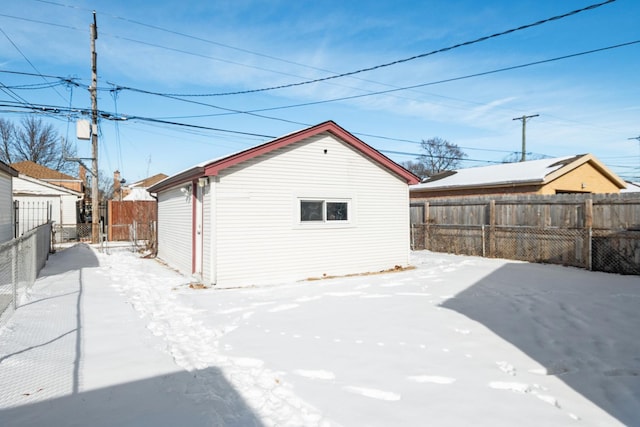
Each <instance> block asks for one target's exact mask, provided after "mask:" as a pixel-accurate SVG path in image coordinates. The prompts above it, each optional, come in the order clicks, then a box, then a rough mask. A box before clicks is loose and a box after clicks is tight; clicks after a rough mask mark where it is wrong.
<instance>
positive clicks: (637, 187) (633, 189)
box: [620, 181, 640, 193]
mask: <svg viewBox="0 0 640 427" xmlns="http://www.w3.org/2000/svg"><path fill="white" fill-rule="evenodd" d="M625 183H626V184H627V188H625V189H624V190H620V192H621V193H640V182H632V181H625Z"/></svg>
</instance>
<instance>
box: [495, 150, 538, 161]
mask: <svg viewBox="0 0 640 427" xmlns="http://www.w3.org/2000/svg"><path fill="white" fill-rule="evenodd" d="M548 157H549V156H545V155H544V154H537V153H527V160H542V159H545V158H548ZM521 161H522V152H521V151H516V152H513V153H511V154H509V155H507V156H505V157H504V158H503V159H502V163H519V162H521Z"/></svg>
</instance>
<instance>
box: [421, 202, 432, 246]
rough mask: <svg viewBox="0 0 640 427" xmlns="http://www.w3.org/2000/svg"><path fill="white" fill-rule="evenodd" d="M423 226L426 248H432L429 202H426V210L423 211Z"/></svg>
mask: <svg viewBox="0 0 640 427" xmlns="http://www.w3.org/2000/svg"><path fill="white" fill-rule="evenodd" d="M422 223H423V225H422V227H423V231H424V246H423V247H424V248H425V249H427V250H430V248H429V246H428V245H429V202H424V210H423V212H422Z"/></svg>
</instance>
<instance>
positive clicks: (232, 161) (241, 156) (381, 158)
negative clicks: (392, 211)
mask: <svg viewBox="0 0 640 427" xmlns="http://www.w3.org/2000/svg"><path fill="white" fill-rule="evenodd" d="M322 132H329V133H331V134H333V135H335V136H336V137H338V138H340V139H341V140H343V141H344V142H346V143H347V144H349V145H351V146H352V147H353V148H355V149H357V150H358V151H360V152H361V153H362V154H364V155H365V156H367V157H368V158H370V159H371V160H373V161H375V162H376V163H378V164H380V165H381V166H383V167H384V168H386V169H387V170H389V171H391V172H393V173H394V174H396V175H398V176H399V177H400V178H402V179H404V180H405V181H406V182H407V183H408V184H417V183H419V182H420V179H419V178H418V177H417V176H415V175H414V174H412V173H411V172H409V171H408V170H406V169H405V168H403V167H402V166H400V165H399V164H397V163H396V162H394V161H393V160H391V159H389V158H388V157H387V156H385V155H383V154H382V153H380V152H379V151H377V150H376V149H374V148H372V147H371V146H369V145H368V144H366V143H365V142H363V141H361V140H360V139H358V138H357V137H355V136H354V135H352V134H350V133H349V132H347V131H346V130H344V129H343V128H341V127H340V126H338V125H337V124H336V123H335V122H333V121H327V122H324V123H320V124H318V125H316V126H312V127H310V128H307V129H304V130H301V131H298V132H295V133H292V134H289V135H285V136H283V137H280V138H277V139H274V140H273V141H270V142H267V143H265V144H262V145H258V146H257V147H253V148H250V149H248V150H246V151H242V152H240V153H237V154H234V155H231V156H229V157H225V158H224V159H220V160H217V161H215V162H213V163H210V164H208V165H206V166H205V167H204V173H205V175H206V176H212V175H214V176H215V175H218V174H219V173H220V171H222V170H224V169H227V168H229V167H231V166H235V165H237V164H239V163H242V162H245V161H247V160H250V159H253V158H255V157H257V156H260V155H263V154H267V153H270V152H272V151H274V150H277V149H279V148H282V147H286V146H288V145H290V144H294V143H296V142H299V141H302V140H304V139H307V138H309V137H311V136H314V135H317V134H319V133H322Z"/></svg>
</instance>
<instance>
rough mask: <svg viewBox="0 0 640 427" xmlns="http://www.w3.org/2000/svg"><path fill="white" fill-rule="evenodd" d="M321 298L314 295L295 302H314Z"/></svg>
mask: <svg viewBox="0 0 640 427" xmlns="http://www.w3.org/2000/svg"><path fill="white" fill-rule="evenodd" d="M321 298H322V296H321V295H316V296H311V297H300V298H298V299H296V302H309V301H316V300H319V299H321Z"/></svg>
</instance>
